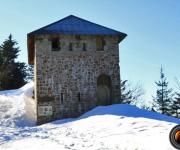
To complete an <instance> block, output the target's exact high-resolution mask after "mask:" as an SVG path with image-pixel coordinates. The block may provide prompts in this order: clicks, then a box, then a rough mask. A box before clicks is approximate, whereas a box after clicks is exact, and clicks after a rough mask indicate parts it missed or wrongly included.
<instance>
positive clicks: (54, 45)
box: [51, 38, 60, 51]
mask: <svg viewBox="0 0 180 150" xmlns="http://www.w3.org/2000/svg"><path fill="white" fill-rule="evenodd" d="M51 46H52V51H59V50H60V42H59V38H53V39H52V45H51Z"/></svg>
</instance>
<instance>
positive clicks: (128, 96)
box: [121, 80, 144, 104]
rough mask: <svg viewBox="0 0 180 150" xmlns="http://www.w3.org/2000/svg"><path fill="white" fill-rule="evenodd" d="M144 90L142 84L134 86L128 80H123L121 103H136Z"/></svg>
mask: <svg viewBox="0 0 180 150" xmlns="http://www.w3.org/2000/svg"><path fill="white" fill-rule="evenodd" d="M143 94H144V90H143V89H142V86H141V85H140V84H137V85H136V86H132V85H131V84H130V83H129V82H128V80H121V103H123V104H136V103H137V101H138V100H139V99H140V97H141V96H142V95H143Z"/></svg>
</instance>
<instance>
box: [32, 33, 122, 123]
mask: <svg viewBox="0 0 180 150" xmlns="http://www.w3.org/2000/svg"><path fill="white" fill-rule="evenodd" d="M56 37H57V35H56ZM52 38H53V37H52V36H48V35H44V36H42V35H41V36H36V42H35V59H34V60H35V63H34V64H35V86H36V87H35V98H36V100H37V123H38V124H42V123H45V122H49V121H52V120H55V119H59V118H67V117H77V116H79V115H80V114H82V113H84V112H86V111H88V110H90V109H92V108H93V107H95V106H96V105H98V104H99V103H98V99H97V78H98V77H99V76H100V75H101V74H106V75H108V76H109V77H110V79H111V102H110V103H116V102H117V101H118V100H119V98H120V74H119V72H120V71H119V70H120V69H119V48H118V38H117V37H110V36H104V37H103V39H104V40H105V46H104V51H97V47H96V46H97V38H98V37H96V36H81V37H77V36H68V35H66V36H62V35H61V36H59V39H60V50H59V51H52V49H51V39H52ZM69 43H72V49H73V50H72V51H69ZM83 43H85V44H86V51H83Z"/></svg>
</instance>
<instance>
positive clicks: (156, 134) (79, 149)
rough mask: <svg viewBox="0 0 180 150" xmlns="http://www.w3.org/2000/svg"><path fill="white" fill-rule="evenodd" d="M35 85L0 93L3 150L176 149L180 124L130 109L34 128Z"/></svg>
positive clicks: (109, 109) (101, 108) (0, 144)
mask: <svg viewBox="0 0 180 150" xmlns="http://www.w3.org/2000/svg"><path fill="white" fill-rule="evenodd" d="M33 86H34V85H33V83H29V84H27V85H25V86H24V87H22V88H20V89H18V90H10V91H2V92H0V150H24V149H26V150H37V149H43V150H49V149H53V150H56V149H60V150H67V149H73V150H135V149H137V150H156V149H157V150H160V149H162V150H173V149H174V148H173V147H172V146H171V144H170V142H169V132H170V130H171V129H172V128H173V127H174V126H175V125H176V124H180V120H179V119H175V118H172V117H168V116H165V115H161V114H157V113H154V112H150V111H147V110H142V109H139V108H137V107H135V106H131V105H126V104H116V105H111V106H99V107H96V108H94V109H93V110H91V111H89V112H87V113H85V114H84V115H82V116H81V117H79V118H74V119H63V120H57V121H54V122H51V123H47V124H44V125H41V126H33V127H31V126H32V125H34V124H35V120H36V118H35V117H34V116H35V113H36V112H35V110H36V109H34V108H35V106H36V105H35V101H34V99H33V98H32V96H33Z"/></svg>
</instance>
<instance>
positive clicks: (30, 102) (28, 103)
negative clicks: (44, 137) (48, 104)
mask: <svg viewBox="0 0 180 150" xmlns="http://www.w3.org/2000/svg"><path fill="white" fill-rule="evenodd" d="M22 90H23V91H24V93H23V98H24V103H25V107H24V108H25V111H26V112H25V118H26V119H27V120H29V121H30V122H36V120H37V118H36V101H35V99H34V83H33V82H32V83H30V84H28V85H26V86H24V87H23V88H22Z"/></svg>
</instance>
